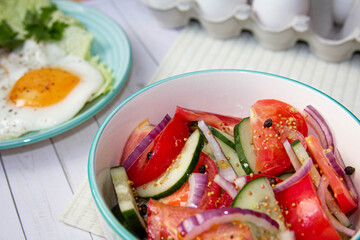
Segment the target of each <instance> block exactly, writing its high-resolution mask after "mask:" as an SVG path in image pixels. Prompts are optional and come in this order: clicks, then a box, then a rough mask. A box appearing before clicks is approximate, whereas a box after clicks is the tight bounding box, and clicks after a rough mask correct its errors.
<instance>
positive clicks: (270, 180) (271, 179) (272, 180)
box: [268, 177, 277, 185]
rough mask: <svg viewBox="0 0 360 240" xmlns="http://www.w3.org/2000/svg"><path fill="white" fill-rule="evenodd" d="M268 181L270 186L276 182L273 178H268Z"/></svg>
mask: <svg viewBox="0 0 360 240" xmlns="http://www.w3.org/2000/svg"><path fill="white" fill-rule="evenodd" d="M268 180H269V182H270V185H273V184H274V185H275V184H277V180H276V179H275V178H272V177H269V178H268Z"/></svg>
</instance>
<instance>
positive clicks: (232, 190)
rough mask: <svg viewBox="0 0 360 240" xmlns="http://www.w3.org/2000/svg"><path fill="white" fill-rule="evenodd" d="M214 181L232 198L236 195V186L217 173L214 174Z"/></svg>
mask: <svg viewBox="0 0 360 240" xmlns="http://www.w3.org/2000/svg"><path fill="white" fill-rule="evenodd" d="M214 182H216V183H217V184H218V185H219V186H220V187H221V188H222V189H224V190H225V191H226V192H227V193H228V194H229V195H230V197H231V198H232V199H234V198H235V197H236V196H237V194H238V190H237V189H236V187H235V186H234V185H233V184H232V183H231V182H229V181H227V180H226V179H225V178H223V177H222V176H220V175H219V174H216V175H215V178H214Z"/></svg>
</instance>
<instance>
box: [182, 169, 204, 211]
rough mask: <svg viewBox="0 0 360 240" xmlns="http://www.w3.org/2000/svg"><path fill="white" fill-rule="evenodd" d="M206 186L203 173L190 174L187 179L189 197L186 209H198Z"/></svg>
mask: <svg viewBox="0 0 360 240" xmlns="http://www.w3.org/2000/svg"><path fill="white" fill-rule="evenodd" d="M206 186H207V175H206V174H203V173H192V174H191V175H190V177H189V197H188V200H187V203H186V206H187V207H194V208H196V207H198V206H199V204H200V202H201V199H202V197H203V195H204V192H205V188H206Z"/></svg>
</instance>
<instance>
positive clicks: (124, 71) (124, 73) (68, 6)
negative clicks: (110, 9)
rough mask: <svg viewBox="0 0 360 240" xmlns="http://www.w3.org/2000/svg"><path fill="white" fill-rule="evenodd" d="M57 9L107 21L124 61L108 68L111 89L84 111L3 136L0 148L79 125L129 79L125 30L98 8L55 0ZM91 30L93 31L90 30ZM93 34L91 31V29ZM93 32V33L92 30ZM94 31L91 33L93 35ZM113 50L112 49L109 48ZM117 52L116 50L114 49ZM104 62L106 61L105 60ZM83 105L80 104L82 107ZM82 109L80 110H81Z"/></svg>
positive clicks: (24, 142)
mask: <svg viewBox="0 0 360 240" xmlns="http://www.w3.org/2000/svg"><path fill="white" fill-rule="evenodd" d="M54 3H55V4H56V6H57V7H58V9H59V10H61V11H63V12H64V13H66V14H67V15H69V16H71V17H74V18H75V19H77V17H76V13H81V14H82V15H89V14H91V16H92V17H94V16H95V17H96V18H100V19H102V20H103V21H105V22H106V23H107V24H108V27H109V28H111V29H112V30H113V31H112V32H115V33H116V34H117V36H118V37H120V39H121V40H122V42H121V43H122V44H120V45H119V44H118V46H119V47H120V48H121V50H122V51H121V59H122V60H121V61H123V62H124V63H125V64H124V66H122V67H121V68H116V69H114V67H111V71H112V74H113V78H114V83H115V84H114V85H113V89H112V90H111V91H110V92H107V93H105V94H103V95H101V96H99V98H97V99H94V100H93V101H95V104H94V105H93V106H91V107H90V108H89V109H86V110H85V111H84V112H81V113H80V114H79V113H78V114H77V115H75V116H74V117H73V118H71V119H69V120H68V121H65V122H64V123H61V124H59V125H56V126H54V127H51V128H48V129H44V130H41V131H34V132H31V133H26V134H25V135H24V136H20V137H18V138H13V139H5V140H0V150H2V149H10V148H15V147H21V146H25V145H28V144H31V143H35V142H39V141H42V140H46V139H49V138H51V137H55V136H57V135H60V134H62V133H64V132H66V131H68V130H70V129H72V128H74V127H76V126H78V125H80V124H81V123H84V122H85V121H86V120H88V119H90V118H91V117H93V116H94V115H95V114H96V113H98V112H99V111H100V110H101V109H102V108H104V107H105V106H106V105H107V104H108V103H109V102H110V101H111V100H112V99H113V98H114V97H115V96H116V94H117V93H118V92H119V91H120V90H121V89H122V88H123V86H124V84H125V82H126V81H127V79H128V76H129V73H130V69H131V66H132V50H131V45H130V42H129V39H128V36H127V34H126V33H125V31H124V30H123V29H122V28H121V27H120V26H119V24H117V23H116V22H115V21H114V20H113V19H111V18H110V17H109V16H106V15H105V14H103V13H101V12H99V11H98V10H96V9H94V8H91V7H89V6H86V5H82V4H79V3H74V2H68V1H55V2H54ZM90 33H92V32H90ZM92 34H93V33H92ZM93 35H94V34H93ZM95 37H96V35H94V38H95ZM112 54H114V52H112ZM115 54H116V53H115ZM106 64H107V66H108V64H109V63H106ZM82 109H83V108H82ZM80 111H81V110H80ZM27 134H30V136H27Z"/></svg>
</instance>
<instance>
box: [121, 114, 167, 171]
mask: <svg viewBox="0 0 360 240" xmlns="http://www.w3.org/2000/svg"><path fill="white" fill-rule="evenodd" d="M170 120H171V117H170V116H169V115H168V114H166V116H165V117H164V118H163V119H162V120H161V121H160V123H158V124H157V125H156V126H155V128H153V129H152V130H151V131H150V132H149V133H148V134H147V135H146V136H145V137H144V138H143V139H141V141H140V142H139V144H138V145H137V146H136V147H135V148H134V150H133V151H132V152H131V153H130V155H129V156H128V157H127V158H126V159H125V161H124V163H123V165H124V167H125V169H126V170H128V169H129V168H130V167H131V166H132V165H133V164H134V162H135V161H136V160H137V159H138V158H139V157H140V155H141V154H142V153H143V152H144V151H145V149H146V148H147V147H148V146H149V145H150V144H151V143H152V142H153V141H154V139H155V138H156V137H157V136H158V135H159V134H160V133H161V132H162V130H163V129H164V128H165V127H166V125H167V124H168V123H169V122H170Z"/></svg>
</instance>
